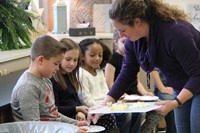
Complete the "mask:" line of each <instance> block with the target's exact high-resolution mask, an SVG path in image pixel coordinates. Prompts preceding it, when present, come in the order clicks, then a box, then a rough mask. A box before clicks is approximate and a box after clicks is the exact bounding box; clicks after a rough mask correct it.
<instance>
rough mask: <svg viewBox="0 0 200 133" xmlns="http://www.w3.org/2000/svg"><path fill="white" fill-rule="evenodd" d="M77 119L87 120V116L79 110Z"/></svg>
mask: <svg viewBox="0 0 200 133" xmlns="http://www.w3.org/2000/svg"><path fill="white" fill-rule="evenodd" d="M76 119H77V120H78V121H85V120H86V116H85V114H83V113H82V112H78V113H77V114H76Z"/></svg>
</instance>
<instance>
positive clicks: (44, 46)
mask: <svg viewBox="0 0 200 133" xmlns="http://www.w3.org/2000/svg"><path fill="white" fill-rule="evenodd" d="M65 51H66V48H65V46H64V45H63V44H62V43H60V42H59V41H57V40H56V39H54V38H52V37H51V36H48V35H42V36H40V37H38V38H37V39H36V40H35V41H34V42H33V44H32V46H31V60H32V61H34V60H35V58H37V57H38V56H41V55H42V56H44V58H46V59H47V60H49V59H50V58H51V57H56V56H58V55H60V54H62V53H65Z"/></svg>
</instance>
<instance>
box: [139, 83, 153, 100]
mask: <svg viewBox="0 0 200 133" xmlns="http://www.w3.org/2000/svg"><path fill="white" fill-rule="evenodd" d="M137 88H138V91H139V93H140V94H141V95H143V96H145V95H149V96H153V93H152V92H148V91H147V90H146V89H145V88H144V86H143V84H142V83H141V82H140V81H138V85H137Z"/></svg>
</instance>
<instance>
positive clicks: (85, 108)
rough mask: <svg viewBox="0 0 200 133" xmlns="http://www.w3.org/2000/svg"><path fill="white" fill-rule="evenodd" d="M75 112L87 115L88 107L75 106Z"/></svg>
mask: <svg viewBox="0 0 200 133" xmlns="http://www.w3.org/2000/svg"><path fill="white" fill-rule="evenodd" d="M76 112H82V113H83V114H85V115H87V113H88V107H87V106H76Z"/></svg>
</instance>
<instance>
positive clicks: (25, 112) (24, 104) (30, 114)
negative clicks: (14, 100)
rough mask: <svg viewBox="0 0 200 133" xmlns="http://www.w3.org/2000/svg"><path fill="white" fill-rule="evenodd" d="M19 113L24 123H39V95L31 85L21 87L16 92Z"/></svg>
mask: <svg viewBox="0 0 200 133" xmlns="http://www.w3.org/2000/svg"><path fill="white" fill-rule="evenodd" d="M18 98H19V104H20V111H21V115H22V119H23V120H25V121H39V120H40V111H39V104H40V102H39V95H38V92H37V91H36V90H35V88H34V87H33V86H31V85H24V86H21V88H20V91H19V92H18Z"/></svg>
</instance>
